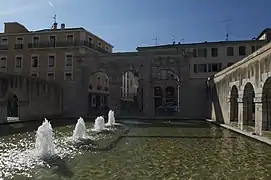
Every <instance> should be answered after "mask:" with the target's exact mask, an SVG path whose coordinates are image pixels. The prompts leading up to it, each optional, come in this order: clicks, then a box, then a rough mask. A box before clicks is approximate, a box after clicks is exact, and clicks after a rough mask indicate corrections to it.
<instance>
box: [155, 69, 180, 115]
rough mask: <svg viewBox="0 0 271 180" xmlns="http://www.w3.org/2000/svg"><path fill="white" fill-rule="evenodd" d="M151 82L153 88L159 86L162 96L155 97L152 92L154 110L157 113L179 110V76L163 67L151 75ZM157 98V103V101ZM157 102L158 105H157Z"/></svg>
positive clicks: (170, 112)
mask: <svg viewBox="0 0 271 180" xmlns="http://www.w3.org/2000/svg"><path fill="white" fill-rule="evenodd" d="M152 79H153V83H154V84H155V86H154V90H155V88H157V87H161V88H162V90H160V91H162V92H164V94H163V96H160V97H157V95H155V94H154V97H153V98H154V110H155V112H156V113H157V112H158V113H159V114H161V113H162V114H163V115H166V114H171V115H174V114H175V112H179V109H180V96H179V93H180V78H179V76H178V75H177V74H176V73H175V72H173V71H172V70H169V69H163V70H161V71H158V72H157V73H156V74H155V75H154V76H153V77H152ZM158 100H159V103H158ZM158 104H159V106H157V105H158Z"/></svg>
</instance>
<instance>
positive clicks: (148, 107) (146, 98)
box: [141, 80, 154, 116]
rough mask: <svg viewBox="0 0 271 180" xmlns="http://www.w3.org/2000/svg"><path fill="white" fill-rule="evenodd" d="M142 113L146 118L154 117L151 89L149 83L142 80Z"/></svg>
mask: <svg viewBox="0 0 271 180" xmlns="http://www.w3.org/2000/svg"><path fill="white" fill-rule="evenodd" d="M142 84H143V92H141V93H143V112H144V114H145V115H146V116H154V105H153V88H152V84H151V82H149V81H147V80H143V83H142Z"/></svg>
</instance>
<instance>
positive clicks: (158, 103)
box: [153, 86, 163, 113]
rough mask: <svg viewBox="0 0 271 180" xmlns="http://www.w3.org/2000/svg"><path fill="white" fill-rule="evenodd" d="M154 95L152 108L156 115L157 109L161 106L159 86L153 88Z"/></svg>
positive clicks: (161, 98) (161, 99) (160, 88)
mask: <svg viewBox="0 0 271 180" xmlns="http://www.w3.org/2000/svg"><path fill="white" fill-rule="evenodd" d="M153 95H154V108H155V113H157V112H156V111H157V108H158V107H159V106H161V105H162V104H163V89H162V87H160V86H156V87H154V88H153Z"/></svg>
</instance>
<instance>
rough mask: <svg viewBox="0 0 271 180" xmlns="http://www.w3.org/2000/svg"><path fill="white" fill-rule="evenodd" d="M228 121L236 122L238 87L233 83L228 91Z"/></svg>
mask: <svg viewBox="0 0 271 180" xmlns="http://www.w3.org/2000/svg"><path fill="white" fill-rule="evenodd" d="M230 122H238V89H237V87H236V85H233V86H232V88H231V92H230Z"/></svg>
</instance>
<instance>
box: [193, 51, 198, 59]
mask: <svg viewBox="0 0 271 180" xmlns="http://www.w3.org/2000/svg"><path fill="white" fill-rule="evenodd" d="M193 57H197V50H196V49H193Z"/></svg>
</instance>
